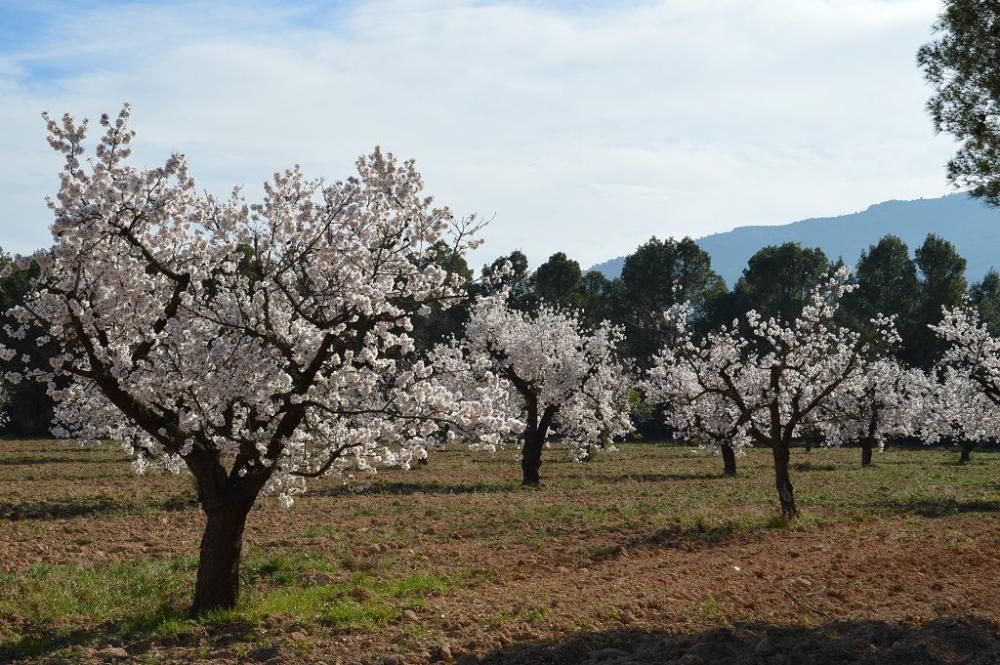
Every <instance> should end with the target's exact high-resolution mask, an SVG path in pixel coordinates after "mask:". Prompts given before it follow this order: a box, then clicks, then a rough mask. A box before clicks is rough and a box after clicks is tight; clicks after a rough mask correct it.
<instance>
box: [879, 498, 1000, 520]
mask: <svg viewBox="0 0 1000 665" xmlns="http://www.w3.org/2000/svg"><path fill="white" fill-rule="evenodd" d="M878 507H879V508H881V509H883V510H889V511H892V512H896V513H903V514H910V515H919V516H920V517H947V516H949V515H957V514H959V513H996V512H1000V501H956V500H954V499H906V500H902V501H885V502H882V503H880V504H878Z"/></svg>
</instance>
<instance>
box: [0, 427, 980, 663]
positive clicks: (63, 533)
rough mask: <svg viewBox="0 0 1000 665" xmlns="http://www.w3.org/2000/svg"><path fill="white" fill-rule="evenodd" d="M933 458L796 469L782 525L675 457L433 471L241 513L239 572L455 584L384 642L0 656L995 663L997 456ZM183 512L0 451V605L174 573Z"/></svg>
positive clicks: (287, 623) (236, 632) (110, 459)
mask: <svg viewBox="0 0 1000 665" xmlns="http://www.w3.org/2000/svg"><path fill="white" fill-rule="evenodd" d="M956 456H957V455H955V454H954V453H950V452H942V451H933V450H918V451H889V452H887V453H885V454H883V455H881V456H878V455H877V456H876V460H875V464H876V466H875V467H874V468H872V469H861V468H860V466H859V464H860V462H859V457H860V452H859V451H857V450H842V451H826V450H820V451H816V450H814V451H813V452H811V453H809V454H806V453H804V452H801V451H797V452H796V454H795V459H794V460H793V462H795V463H796V464H797V467H796V468H795V470H794V471H793V474H794V475H793V482H795V483H796V487H797V491H798V493H799V500H800V503H801V505H802V508H803V510H804V513H805V517H804V519H802V520H801V522H800V523H799V524H797V525H791V526H786V525H781V524H777V523H775V522H774V521H773V520H771V516H772V515H773V514H774V513H775V512H776V506H775V505H774V504H775V500H774V497H773V496H772V493H773V489H772V485H771V484H770V476H769V473H768V471H769V469H768V466H767V457H768V455H767V454H766V453H765V452H763V451H761V452H755V453H753V454H752V455H751V456H750V457H749V458H748V459H742V460H740V475H739V477H737V478H734V479H730V478H725V477H723V476H721V464H722V462H721V460H720V459H717V458H712V457H706V456H704V455H702V454H699V453H695V452H693V451H691V450H689V449H687V448H677V447H666V446H654V445H641V446H640V445H637V446H630V447H626V448H625V449H624V450H622V451H620V452H619V453H615V454H609V455H604V456H602V457H601V458H599V459H597V460H596V461H594V462H591V463H588V464H573V463H570V462H568V461H566V460H565V453H564V451H560V450H549V451H546V453H545V464H544V466H543V468H542V472H543V483H544V485H543V488H542V489H541V490H537V491H536V490H522V489H520V488H519V487H518V486H517V480H516V479H517V472H518V469H517V465H516V459H515V456H514V455H513V454H512V453H505V454H501V455H498V456H488V455H479V454H472V453H468V452H464V451H455V452H447V453H443V454H439V455H437V456H435V457H433V458H432V460H431V463H430V465H428V466H427V467H421V468H418V469H416V470H414V471H410V472H401V471H391V472H386V473H381V474H379V475H377V476H375V477H373V478H368V479H361V480H357V481H354V482H353V483H350V484H346V485H345V484H343V483H341V482H339V481H332V480H329V481H324V482H322V483H318V484H316V485H314V486H313V488H312V490H311V491H310V493H309V494H308V495H306V496H305V497H302V498H301V499H299V500H298V501H297V503H296V505H295V506H294V507H292V508H291V509H287V510H286V509H283V508H281V507H280V506H279V505H277V503H276V502H275V501H273V500H265V501H263V502H262V505H261V506H260V508H259V509H257V510H255V511H254V512H253V513H252V514H251V517H250V523H249V525H248V533H247V546H246V549H247V550H248V551H255V552H266V551H271V550H280V551H293V552H305V553H312V554H316V555H318V556H323V557H326V558H328V559H331V560H334V561H339V562H340V563H339V565H340V566H341V567H342V568H343V569H342V570H338V571H335V572H333V573H324V574H323V575H327V576H328V577H330V578H332V579H341V578H346V577H347V576H349V575H350V574H351V573H352V572H356V571H358V570H364V571H368V572H369V573H370V574H371V575H373V576H375V577H377V578H384V579H393V578H402V577H403V576H406V575H412V574H415V573H427V572H430V573H433V574H435V575H439V576H442V577H448V578H451V579H456V580H461V581H460V582H458V583H455V584H454V585H452V586H450V587H449V588H448V590H447V591H445V592H442V593H440V594H435V595H433V596H432V597H430V598H428V599H427V602H426V603H425V604H423V605H422V606H421V607H419V608H418V609H416V610H408V611H407V612H406V613H404V614H401V615H400V616H398V617H396V618H393V619H392V620H390V621H387V622H384V623H382V624H380V625H377V626H375V627H369V628H363V629H344V628H342V627H336V626H330V625H327V624H325V623H323V622H322V621H315V620H310V619H303V618H302V617H297V616H295V614H294V613H291V614H287V615H286V614H276V615H272V616H266V617H263V618H262V619H260V621H259V622H257V623H256V624H253V625H248V624H246V623H244V622H239V621H236V622H230V623H227V622H222V623H219V624H212V625H200V624H199V625H196V626H194V627H193V628H192V629H191V630H190V631H188V632H185V633H183V634H180V635H175V636H148V635H147V636H138V637H131V638H128V639H123V638H121V637H120V636H119V635H117V633H116V628H115V626H114V625H113V624H111V625H108V624H89V623H88V621H87V618H86V617H72V618H67V619H66V622H67V623H68V624H69V625H61V626H60V625H55V624H53V625H38V624H37V623H34V622H33V621H32V620H31V617H30V616H8V617H3V616H0V635H2V634H3V632H2V628H3V627H4V625H5V624H6V626H7V627H8V629H11V630H15V631H16V633H17V634H18V635H20V636H21V638H20V642H19V643H18V644H19V645H21V646H23V645H24V644H26V643H27V642H28V641H27V640H26V639H25V637H24V636H29V637H30V638H31V640H34V641H35V642H38V641H44V640H45V639H46V636H50V635H52V634H54V633H59V634H65V633H66V631H69V632H70V633H73V632H74V631H75V633H76V634H77V637H76V638H74V639H66V640H63V641H62V642H58V641H54V642H53V646H52V648H51V649H41V650H39V649H35V651H34V653H30V654H28V653H25V654H23V655H18V651H17V648H18V645H10V646H9V647H8V651H7V653H9V654H10V655H11V657H17V658H19V659H22V660H24V661H25V662H84V663H91V662H110V661H115V660H125V659H127V660H129V661H130V662H205V663H236V662H271V663H326V664H327V665H332V664H334V663H340V664H347V663H368V664H374V663H383V664H384V665H391V664H392V663H406V664H413V663H428V662H437V661H445V662H451V661H453V660H457V661H458V662H460V663H463V664H466V663H472V662H478V661H479V660H482V661H483V662H487V663H495V664H498V665H499V664H504V665H513V664H515V663H525V664H528V663H588V664H590V663H594V664H596V663H606V664H622V665H624V664H626V663H649V664H653V663H675V662H676V663H683V664H685V665H698V664H699V663H774V664H778V663H900V664H903V663H970V664H971V663H976V664H979V665H985V664H987V663H1000V603H998V602H997V599H998V595H1000V594H998V591H1000V520H998V519H997V510H1000V485H998V480H997V479H998V478H1000V475H998V473H997V472H998V471H1000V456H997V455H995V454H991V453H974V455H973V464H972V465H970V466H967V467H960V466H957V465H955V464H954V459H955V457H956ZM192 496H193V491H192V490H191V487H190V482H189V480H188V479H186V478H184V477H171V476H163V475H152V476H148V477H137V476H135V475H134V474H133V473H132V472H131V470H130V469H129V467H128V464H127V461H126V460H125V459H124V458H123V457H122V456H121V455H119V454H117V452H116V451H115V449H114V448H110V447H109V448H102V449H99V450H87V449H79V448H68V447H66V446H65V444H59V443H53V442H8V441H4V442H0V572H3V573H6V574H7V577H2V576H0V585H2V584H4V583H5V580H6V581H7V582H6V583H11V582H10V580H13V579H14V577H16V576H18V575H23V574H26V571H30V570H32V569H33V568H34V567H37V566H39V565H40V564H41V565H62V566H70V567H79V568H80V569H86V568H87V567H92V566H95V565H106V564H113V563H121V562H135V561H144V560H150V559H168V558H174V557H190V556H192V555H193V554H194V553H195V552H196V551H197V543H198V539H199V537H200V530H201V528H202V524H203V523H202V517H201V513H200V512H199V510H198V509H197V506H196V505H194V504H193V502H192V499H191V497H192ZM317 576H318V577H317V580H318V581H317V583H324V582H325V581H328V580H327V579H326V578H323V577H322V576H321V575H320V574H319V573H317ZM0 592H2V587H0ZM60 631H62V632H60ZM39 651H40V652H39ZM0 653H4V652H3V651H0ZM125 654H127V656H126V655H125ZM0 660H2V658H0Z"/></svg>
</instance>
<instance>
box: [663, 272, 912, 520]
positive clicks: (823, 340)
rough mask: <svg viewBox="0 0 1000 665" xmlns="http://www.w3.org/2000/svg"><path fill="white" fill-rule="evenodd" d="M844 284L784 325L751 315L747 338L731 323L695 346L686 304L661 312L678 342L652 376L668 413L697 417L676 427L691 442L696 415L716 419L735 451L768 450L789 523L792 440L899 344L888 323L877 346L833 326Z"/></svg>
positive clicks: (819, 293)
mask: <svg viewBox="0 0 1000 665" xmlns="http://www.w3.org/2000/svg"><path fill="white" fill-rule="evenodd" d="M847 280H848V272H847V270H846V269H843V268H842V269H840V270H838V271H837V272H836V273H835V274H834V275H832V276H831V278H830V279H829V280H828V281H827V282H826V283H824V284H821V285H820V286H818V287H817V288H816V289H815V290H814V291H813V293H812V296H811V298H810V301H809V303H808V304H807V305H806V306H805V307H804V308H803V310H802V313H801V314H800V315H799V317H798V318H797V319H796V320H794V321H792V322H791V323H783V322H780V321H777V320H776V319H773V318H771V319H767V320H765V319H763V318H762V317H760V316H759V315H758V314H757V313H756V312H755V311H750V312H748V313H747V316H746V319H747V324H748V327H749V330H750V337H749V339H748V338H746V337H744V336H743V335H741V333H740V331H739V326H738V325H737V323H738V322H734V325H733V326H731V327H723V328H722V329H720V330H718V331H715V332H712V333H710V334H709V335H707V336H706V337H704V338H702V339H697V340H696V339H695V338H694V335H693V334H692V332H691V328H690V326H689V323H688V321H689V318H690V314H691V307H690V305H687V304H682V305H679V306H675V307H674V308H671V309H670V310H668V311H667V312H666V313H665V316H666V317H667V320H668V322H670V323H672V324H673V327H674V328H675V330H676V333H675V336H674V339H673V341H672V342H670V343H668V344H667V345H665V346H664V348H663V349H661V351H660V352H659V354H658V355H657V356H656V358H655V362H654V367H653V371H651V373H650V376H651V378H652V379H653V380H654V381H656V382H658V383H659V385H660V391H661V392H660V394H661V396H663V397H665V398H666V399H665V401H666V403H667V404H674V405H677V407H678V408H681V409H694V408H696V409H697V412H696V413H692V414H689V415H686V416H680V417H676V422H678V423H679V424H681V425H682V427H683V426H685V425H686V426H687V427H689V428H692V432H691V433H692V435H697V434H698V433H699V432H698V427H699V425H698V417H697V416H698V415H701V414H704V413H715V414H717V415H718V417H719V418H720V419H721V420H722V422H721V423H720V424H717V425H713V430H715V431H723V428H725V427H727V426H732V427H733V428H734V429H735V431H736V435H735V436H734V439H733V441H734V445H736V446H742V445H746V444H747V443H748V442H752V443H753V445H760V446H767V447H769V448H771V451H772V454H773V458H774V473H775V486H776V488H777V491H778V500H779V502H780V504H781V513H782V515H783V516H784V517H786V518H794V517H796V515H797V513H798V511H797V508H796V505H795V495H794V488H793V486H792V482H791V477H790V475H789V469H788V466H789V459H790V454H791V444H792V440H793V438H794V437H795V436H796V435H798V434H800V433H801V432H802V431H804V429H805V428H807V427H813V426H815V424H814V422H813V419H814V418H815V417H816V412H817V410H818V409H819V408H820V407H821V406H822V405H823V404H824V403H826V402H828V401H829V400H830V399H831V397H832V396H833V395H834V394H835V392H836V391H837V390H839V389H840V388H841V387H842V386H843V384H844V383H845V382H848V381H850V380H852V379H854V378H855V377H857V376H859V375H860V374H861V372H863V368H864V360H865V359H866V358H868V357H870V356H871V355H872V354H873V353H874V351H875V346H874V345H877V344H878V343H880V342H892V341H895V339H896V333H895V328H894V326H893V323H892V320H891V319H888V318H885V317H879V318H878V319H877V320H876V321H875V322H874V323H875V324H876V325H875V326H874V328H875V330H876V331H877V332H876V334H875V338H876V339H875V340H874V341H871V340H866V339H862V337H861V336H860V335H859V334H858V333H855V332H852V331H850V330H848V329H846V328H844V327H842V326H839V325H837V323H836V322H835V321H834V315H835V313H836V311H837V308H838V305H839V303H840V301H841V299H842V298H843V296H844V294H846V293H847V292H849V291H850V290H851V288H852V287H851V285H849V284H848V281H847ZM750 340H753V343H751V341H750ZM701 400H722V401H723V402H725V404H726V405H727V407H726V408H718V407H714V408H704V409H703V408H702V407H701V406H700V402H701ZM695 405H698V406H697V407H695Z"/></svg>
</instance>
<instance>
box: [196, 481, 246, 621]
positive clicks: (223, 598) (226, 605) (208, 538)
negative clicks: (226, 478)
mask: <svg viewBox="0 0 1000 665" xmlns="http://www.w3.org/2000/svg"><path fill="white" fill-rule="evenodd" d="M252 506H253V499H249V500H247V499H242V500H238V501H229V502H226V503H223V504H221V505H218V506H213V507H212V508H205V509H204V510H205V518H206V521H205V533H204V534H203V535H202V537H201V554H200V558H199V559H198V579H197V582H196V583H195V591H194V603H193V604H192V605H191V613H192V614H195V615H197V614H201V613H202V612H205V611H207V610H215V609H231V608H233V607H235V606H236V601H237V599H238V598H239V594H240V555H241V553H242V550H243V527H244V526H245V525H246V521H247V515H248V514H249V512H250V508H251V507H252Z"/></svg>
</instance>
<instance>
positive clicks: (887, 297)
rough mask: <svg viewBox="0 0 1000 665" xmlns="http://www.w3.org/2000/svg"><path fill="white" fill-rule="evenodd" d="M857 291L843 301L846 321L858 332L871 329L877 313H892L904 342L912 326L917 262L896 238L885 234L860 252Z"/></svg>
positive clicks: (917, 290) (917, 286)
mask: <svg viewBox="0 0 1000 665" xmlns="http://www.w3.org/2000/svg"><path fill="white" fill-rule="evenodd" d="M855 279H856V282H857V285H858V288H857V290H855V291H854V292H852V293H851V294H849V295H848V296H847V298H846V299H845V301H844V316H845V318H846V320H847V321H846V323H847V324H848V325H849V326H851V327H853V328H855V329H857V330H861V331H869V330H870V329H871V325H870V321H871V319H872V318H873V317H875V316H877V315H878V314H880V313H881V314H888V315H895V316H896V327H897V329H898V330H899V333H900V335H901V336H902V337H903V339H904V341H906V340H910V339H912V337H913V334H914V330H915V329H916V325H917V322H916V315H917V307H918V304H919V301H920V283H919V281H918V279H917V264H916V263H915V262H914V261H913V259H912V258H911V257H910V250H909V248H908V247H907V246H906V243H905V242H903V241H902V240H901V239H900V238H899V237H897V236H892V235H887V236H885V237H883V238H882V239H881V240H880V241H879V242H878V244H875V245H872V246H871V247H869V248H868V249H867V250H865V251H864V252H863V253H862V254H861V259H860V260H859V261H858V265H857V268H856V269H855Z"/></svg>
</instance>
